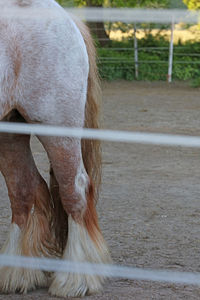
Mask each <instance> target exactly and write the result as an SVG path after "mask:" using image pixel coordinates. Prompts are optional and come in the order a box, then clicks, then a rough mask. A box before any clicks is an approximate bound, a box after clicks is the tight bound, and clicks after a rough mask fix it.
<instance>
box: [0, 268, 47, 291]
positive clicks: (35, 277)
mask: <svg viewBox="0 0 200 300" xmlns="http://www.w3.org/2000/svg"><path fill="white" fill-rule="evenodd" d="M47 284H48V282H47V277H46V276H45V274H44V273H43V272H42V271H38V270H28V269H22V268H13V267H3V268H0V291H1V292H3V293H16V292H18V293H22V294H26V293H27V292H28V291H31V290H34V289H36V288H37V287H47Z"/></svg>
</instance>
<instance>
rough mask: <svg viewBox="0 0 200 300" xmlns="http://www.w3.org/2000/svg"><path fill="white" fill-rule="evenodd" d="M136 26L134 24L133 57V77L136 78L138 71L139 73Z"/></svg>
mask: <svg viewBox="0 0 200 300" xmlns="http://www.w3.org/2000/svg"><path fill="white" fill-rule="evenodd" d="M136 33H137V28H136V24H134V57H135V78H136V79H138V73H139V68H138V40H137V36H136Z"/></svg>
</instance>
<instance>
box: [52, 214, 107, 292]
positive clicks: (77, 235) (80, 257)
mask: <svg viewBox="0 0 200 300" xmlns="http://www.w3.org/2000/svg"><path fill="white" fill-rule="evenodd" d="M68 222H69V234H68V242H67V246H66V249H65V251H64V255H63V259H65V260H69V261H76V262H84V261H87V262H90V263H99V264H102V263H108V262H110V256H109V252H108V250H107V247H106V245H105V242H104V240H103V237H102V236H101V234H100V233H99V235H100V239H101V248H100V247H97V246H96V245H95V244H94V242H93V241H92V240H91V238H90V236H89V234H88V232H87V230H86V228H85V227H84V226H81V225H80V224H78V223H76V222H75V221H74V220H73V219H72V217H71V216H69V221H68ZM103 281H104V278H103V277H100V276H97V275H93V276H91V275H86V274H78V273H56V274H55V278H54V280H53V283H52V284H51V287H50V289H49V292H50V293H51V294H52V295H56V296H60V297H66V296H68V297H77V296H84V295H85V294H86V293H88V294H92V293H95V292H97V291H99V290H101V288H102V283H103Z"/></svg>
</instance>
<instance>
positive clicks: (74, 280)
mask: <svg viewBox="0 0 200 300" xmlns="http://www.w3.org/2000/svg"><path fill="white" fill-rule="evenodd" d="M6 10H7V11H10V12H12V10H13V11H14V10H16V11H17V12H18V13H19V14H18V15H16V17H15V14H13V16H12V17H5V15H3V14H2V13H1V15H0V120H1V121H6V122H25V123H30V124H33V123H36V124H47V125H57V126H67V127H79V128H84V127H85V128H99V109H100V98H101V97H100V85H99V79H98V72H97V65H96V50H95V46H94V43H93V39H92V37H91V34H90V32H89V29H88V28H87V26H86V25H85V24H84V23H82V22H81V21H79V20H76V19H75V18H74V17H72V16H71V15H70V14H68V13H67V12H66V11H65V10H64V9H63V8H62V7H61V6H59V5H58V3H57V2H55V1H54V0H6V1H5V0H0V11H1V12H3V11H6ZM42 10H44V11H45V10H46V11H47V13H46V14H45V15H44V14H43V15H42V17H40V11H42ZM48 12H50V14H49V13H48ZM51 12H53V16H52V15H51ZM26 14H27V17H26ZM11 15H12V13H11ZM20 16H21V17H20ZM37 137H38V139H39V141H40V142H41V143H42V145H43V147H44V149H45V151H46V152H47V155H48V158H49V162H50V183H49V185H48V184H47V183H46V181H45V180H44V179H43V178H42V176H41V175H40V173H39V171H38V169H37V167H36V164H35V162H34V159H33V156H32V152H31V148H30V135H25V134H11V133H9V134H7V133H1V134H0V171H1V173H2V174H3V176H4V178H5V182H6V185H7V189H8V195H9V198H10V203H11V210H12V219H11V224H10V229H9V233H8V237H7V240H6V241H5V244H4V245H3V248H2V250H1V254H8V255H17V256H29V257H53V258H59V259H62V260H67V261H72V262H73V261H74V262H85V261H87V262H90V263H98V264H104V263H110V262H111V258H110V254H109V250H108V247H107V245H106V242H105V240H104V238H103V235H102V233H101V230H100V227H99V223H98V216H97V212H96V202H97V199H98V191H99V186H100V181H101V180H100V178H101V149H100V148H101V147H100V143H99V142H98V141H96V140H85V139H79V138H69V137H56V136H40V135H38V136H37ZM104 279H105V278H104V277H103V276H98V275H88V274H82V273H81V274H80V273H78V274H77V273H72V272H71V273H67V272H66V273H65V272H55V273H53V274H49V273H47V272H43V271H42V270H34V269H31V268H30V269H27V268H22V267H21V268H16V267H8V266H7V267H6V266H5V267H1V268H0V292H3V293H16V292H20V293H26V292H28V291H30V290H34V289H36V288H39V287H49V292H50V294H51V295H54V296H60V297H69V296H71V297H77V296H84V295H86V294H91V293H94V292H97V291H99V290H100V289H101V288H102V283H103V282H104Z"/></svg>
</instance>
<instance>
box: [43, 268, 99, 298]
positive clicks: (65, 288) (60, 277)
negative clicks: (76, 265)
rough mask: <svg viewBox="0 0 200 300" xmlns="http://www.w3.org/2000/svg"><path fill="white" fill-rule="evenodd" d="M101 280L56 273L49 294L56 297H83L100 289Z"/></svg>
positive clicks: (94, 277)
mask: <svg viewBox="0 0 200 300" xmlns="http://www.w3.org/2000/svg"><path fill="white" fill-rule="evenodd" d="M101 281H102V280H101V278H99V277H97V276H88V275H82V274H72V273H57V274H56V275H55V278H54V280H53V282H52V284H51V286H50V288H49V293H50V294H51V295H52V296H57V297H83V296H85V295H86V294H87V295H89V294H94V293H96V292H99V291H100V290H101V289H102V285H101Z"/></svg>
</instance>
